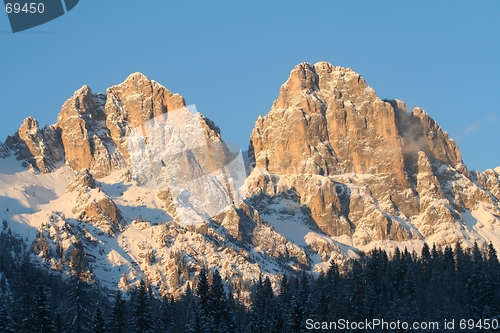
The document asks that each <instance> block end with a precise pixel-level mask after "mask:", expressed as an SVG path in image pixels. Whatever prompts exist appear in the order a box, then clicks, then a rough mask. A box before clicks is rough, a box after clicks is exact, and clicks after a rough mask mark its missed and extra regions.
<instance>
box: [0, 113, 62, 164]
mask: <svg viewBox="0 0 500 333" xmlns="http://www.w3.org/2000/svg"><path fill="white" fill-rule="evenodd" d="M6 145H7V146H8V147H9V148H11V149H12V150H14V151H15V154H16V156H17V159H19V160H24V161H25V162H26V163H27V164H29V165H31V166H32V167H33V168H35V169H38V170H39V171H41V172H43V173H48V172H51V171H53V170H55V168H56V166H57V163H58V162H60V161H62V159H63V151H62V146H61V140H60V138H59V136H58V134H57V132H56V130H55V129H54V127H53V126H47V127H45V128H43V129H42V130H41V129H40V127H39V125H38V121H36V119H34V118H32V117H28V118H26V119H25V120H24V121H23V124H22V125H21V127H20V128H19V130H18V131H17V132H16V133H15V134H14V135H13V136H9V137H8V138H7V140H6Z"/></svg>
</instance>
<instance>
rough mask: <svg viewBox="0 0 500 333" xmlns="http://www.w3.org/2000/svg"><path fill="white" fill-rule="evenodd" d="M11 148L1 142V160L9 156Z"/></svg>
mask: <svg viewBox="0 0 500 333" xmlns="http://www.w3.org/2000/svg"><path fill="white" fill-rule="evenodd" d="M9 154H10V153H9V147H7V145H6V144H5V143H3V142H2V141H0V158H6V157H8V156H9Z"/></svg>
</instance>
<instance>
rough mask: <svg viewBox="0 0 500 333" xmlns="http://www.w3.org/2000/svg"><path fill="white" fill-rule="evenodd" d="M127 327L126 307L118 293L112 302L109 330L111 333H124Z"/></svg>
mask: <svg viewBox="0 0 500 333" xmlns="http://www.w3.org/2000/svg"><path fill="white" fill-rule="evenodd" d="M126 327H127V305H126V301H125V300H123V299H122V293H121V291H118V292H117V293H116V296H115V300H114V302H113V308H112V310H111V314H110V322H109V330H110V332H112V333H125V332H127V330H126Z"/></svg>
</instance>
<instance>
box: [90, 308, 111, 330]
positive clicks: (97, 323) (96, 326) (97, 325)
mask: <svg viewBox="0 0 500 333" xmlns="http://www.w3.org/2000/svg"><path fill="white" fill-rule="evenodd" d="M107 331H108V330H107V327H106V322H105V321H104V315H103V313H102V310H101V305H100V304H97V309H96V311H95V315H94V321H93V324H92V333H106V332H107Z"/></svg>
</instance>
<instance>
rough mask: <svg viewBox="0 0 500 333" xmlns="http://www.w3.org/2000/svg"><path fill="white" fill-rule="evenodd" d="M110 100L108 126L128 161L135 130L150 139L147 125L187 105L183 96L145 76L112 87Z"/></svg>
mask: <svg viewBox="0 0 500 333" xmlns="http://www.w3.org/2000/svg"><path fill="white" fill-rule="evenodd" d="M106 97H107V98H106V105H105V107H104V115H105V122H106V127H107V128H108V129H109V132H110V136H111V138H112V139H113V141H114V142H115V144H116V146H117V148H118V150H119V151H120V152H121V154H122V155H123V156H125V158H127V157H128V149H127V148H128V147H127V134H129V133H130V130H131V129H132V128H138V127H139V128H142V132H143V133H142V134H143V135H144V136H146V135H147V134H148V133H146V130H145V128H144V124H145V123H147V122H148V121H149V120H151V119H153V118H155V117H158V116H161V115H163V114H165V113H166V112H168V111H172V110H176V109H179V108H182V107H184V106H185V102H184V98H182V96H180V95H179V94H173V93H171V92H170V91H169V90H168V89H167V88H165V87H164V86H162V85H161V84H159V83H157V82H156V81H153V80H149V79H148V78H147V77H146V76H145V75H143V74H141V73H134V74H131V75H130V76H129V77H128V78H127V79H126V80H125V82H123V83H121V84H119V85H116V86H113V87H111V88H108V89H107V91H106Z"/></svg>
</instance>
